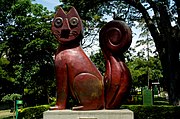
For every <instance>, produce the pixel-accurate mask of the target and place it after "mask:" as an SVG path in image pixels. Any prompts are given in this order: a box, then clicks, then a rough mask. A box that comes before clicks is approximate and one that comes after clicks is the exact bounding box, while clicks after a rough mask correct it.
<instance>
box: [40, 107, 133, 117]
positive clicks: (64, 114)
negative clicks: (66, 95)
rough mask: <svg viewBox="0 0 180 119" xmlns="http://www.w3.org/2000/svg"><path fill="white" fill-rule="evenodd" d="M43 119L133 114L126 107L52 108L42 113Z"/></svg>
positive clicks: (129, 115)
mask: <svg viewBox="0 0 180 119" xmlns="http://www.w3.org/2000/svg"><path fill="white" fill-rule="evenodd" d="M43 119H134V114H133V112H132V111H130V110H128V109H119V110H91V111H73V110H52V111H46V112H44V113H43Z"/></svg>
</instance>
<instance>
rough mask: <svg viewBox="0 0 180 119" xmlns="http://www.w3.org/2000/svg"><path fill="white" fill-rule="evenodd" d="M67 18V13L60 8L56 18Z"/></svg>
mask: <svg viewBox="0 0 180 119" xmlns="http://www.w3.org/2000/svg"><path fill="white" fill-rule="evenodd" d="M65 16H66V13H65V11H64V10H63V9H62V8H61V7H60V8H59V9H58V11H57V12H56V15H55V17H65Z"/></svg>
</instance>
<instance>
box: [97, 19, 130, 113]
mask: <svg viewBox="0 0 180 119" xmlns="http://www.w3.org/2000/svg"><path fill="white" fill-rule="evenodd" d="M99 40H100V47H101V49H102V52H103V55H104V57H105V60H106V72H105V76H104V84H105V108H106V109H115V108H118V107H119V106H120V105H121V104H122V101H123V99H124V98H125V97H126V95H127V94H128V93H129V91H130V88H131V80H132V79H131V75H130V72H129V69H128V68H127V66H126V65H125V63H124V57H123V53H124V52H125V51H126V50H127V49H128V48H129V46H130V44H131V41H132V33H131V29H130V28H129V27H128V26H127V25H126V24H125V23H124V22H123V21H118V20H113V21H111V22H109V23H107V24H106V25H105V26H104V27H103V28H102V29H101V31H100V35H99Z"/></svg>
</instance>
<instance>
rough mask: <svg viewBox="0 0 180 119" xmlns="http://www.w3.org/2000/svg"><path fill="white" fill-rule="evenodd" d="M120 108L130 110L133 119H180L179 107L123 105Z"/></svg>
mask: <svg viewBox="0 0 180 119" xmlns="http://www.w3.org/2000/svg"><path fill="white" fill-rule="evenodd" d="M122 108H126V109H130V110H132V111H133V112H134V119H180V107H179V106H169V105H166V106H164V105H163V106H162V105H161V106H160V105H159V106H156V105H153V106H143V105H124V106H122Z"/></svg>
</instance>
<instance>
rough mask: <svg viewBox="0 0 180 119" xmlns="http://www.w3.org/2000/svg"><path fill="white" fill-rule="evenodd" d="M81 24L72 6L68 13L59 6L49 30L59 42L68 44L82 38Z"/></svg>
mask: <svg viewBox="0 0 180 119" xmlns="http://www.w3.org/2000/svg"><path fill="white" fill-rule="evenodd" d="M82 26H83V25H82V21H81V19H80V17H79V15H78V13H77V11H76V9H75V8H74V7H72V8H71V9H70V10H69V12H68V13H65V12H64V10H63V9H62V8H59V10H58V11H57V13H56V15H55V17H54V19H53V22H52V27H51V31H52V33H53V34H54V35H55V37H56V39H57V40H58V41H59V42H60V43H62V44H68V43H69V42H72V41H74V40H76V41H80V40H81V39H82V37H83V35H82V32H83V27H82Z"/></svg>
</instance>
